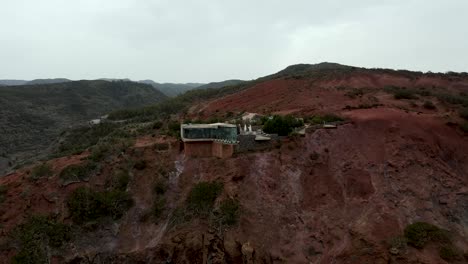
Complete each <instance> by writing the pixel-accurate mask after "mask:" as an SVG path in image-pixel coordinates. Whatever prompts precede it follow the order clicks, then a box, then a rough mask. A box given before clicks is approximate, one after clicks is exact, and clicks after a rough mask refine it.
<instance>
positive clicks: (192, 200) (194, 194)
mask: <svg viewBox="0 0 468 264" xmlns="http://www.w3.org/2000/svg"><path fill="white" fill-rule="evenodd" d="M222 191H223V185H222V184H221V183H219V182H200V183H198V184H196V185H195V186H194V187H193V188H192V190H191V191H190V194H189V196H188V199H187V205H188V208H189V209H190V210H193V211H195V212H196V213H207V212H209V211H211V209H212V208H213V205H214V202H215V200H216V198H217V197H218V195H219V194H221V192H222Z"/></svg>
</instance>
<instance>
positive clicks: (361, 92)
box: [345, 88, 364, 99]
mask: <svg viewBox="0 0 468 264" xmlns="http://www.w3.org/2000/svg"><path fill="white" fill-rule="evenodd" d="M345 95H346V96H348V97H350V98H353V99H354V98H356V97H361V96H363V95H364V90H363V89H358V88H353V89H352V90H351V91H348V92H346V93H345Z"/></svg>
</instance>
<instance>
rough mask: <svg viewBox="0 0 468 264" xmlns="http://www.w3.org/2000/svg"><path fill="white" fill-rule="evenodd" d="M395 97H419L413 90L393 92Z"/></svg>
mask: <svg viewBox="0 0 468 264" xmlns="http://www.w3.org/2000/svg"><path fill="white" fill-rule="evenodd" d="M393 97H394V98H395V99H398V100H400V99H416V98H418V97H417V96H416V95H414V93H413V92H412V91H409V90H400V91H397V92H395V93H394V94H393Z"/></svg>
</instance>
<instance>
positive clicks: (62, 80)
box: [26, 78, 71, 85]
mask: <svg viewBox="0 0 468 264" xmlns="http://www.w3.org/2000/svg"><path fill="white" fill-rule="evenodd" d="M65 82H71V80H69V79H65V78H55V79H35V80H32V81H29V82H27V83H26V85H34V84H53V83H65Z"/></svg>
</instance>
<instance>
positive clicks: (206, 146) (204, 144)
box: [184, 141, 213, 157]
mask: <svg viewBox="0 0 468 264" xmlns="http://www.w3.org/2000/svg"><path fill="white" fill-rule="evenodd" d="M184 152H185V155H186V156H191V157H211V156H213V151H212V142H211V141H200V142H196V141H195V142H184Z"/></svg>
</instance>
